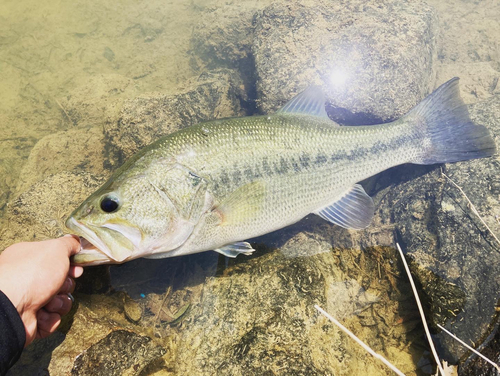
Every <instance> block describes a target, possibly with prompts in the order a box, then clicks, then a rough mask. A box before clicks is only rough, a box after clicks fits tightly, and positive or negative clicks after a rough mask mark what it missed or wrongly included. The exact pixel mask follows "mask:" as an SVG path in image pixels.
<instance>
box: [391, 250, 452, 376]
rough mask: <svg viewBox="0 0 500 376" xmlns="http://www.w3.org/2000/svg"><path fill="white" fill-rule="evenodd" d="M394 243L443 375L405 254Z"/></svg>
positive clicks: (433, 353) (435, 358)
mask: <svg viewBox="0 0 500 376" xmlns="http://www.w3.org/2000/svg"><path fill="white" fill-rule="evenodd" d="M396 245H397V247H398V251H399V254H400V255H401V260H403V265H404V266H405V270H406V274H408V279H409V280H410V285H411V289H412V290H413V295H414V296H415V300H416V301H417V307H418V310H419V312H420V317H422V324H424V330H425V334H426V335H427V340H428V341H429V346H430V347H431V351H432V355H433V356H434V360H435V361H436V364H437V366H438V368H439V372H441V375H443V376H445V375H446V373H445V372H444V369H443V366H442V365H441V362H440V361H439V357H438V355H437V351H436V348H435V347H434V343H433V342H432V338H431V333H430V332H429V327H428V326H427V321H425V315H424V310H423V308H422V304H421V303H420V298H419V297H418V293H417V288H416V287H415V282H413V277H412V276H411V274H410V268H409V267H408V264H407V263H406V260H405V256H404V254H403V251H402V250H401V247H400V246H399V243H396Z"/></svg>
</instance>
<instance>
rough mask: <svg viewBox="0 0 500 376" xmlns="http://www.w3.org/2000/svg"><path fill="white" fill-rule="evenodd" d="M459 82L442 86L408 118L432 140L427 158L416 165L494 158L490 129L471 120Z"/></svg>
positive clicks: (453, 79) (456, 79) (427, 151)
mask: <svg viewBox="0 0 500 376" xmlns="http://www.w3.org/2000/svg"><path fill="white" fill-rule="evenodd" d="M458 80H459V79H458V78H457V77H455V78H452V79H451V80H449V81H448V82H446V83H444V84H443V85H441V86H440V87H439V88H437V89H436V90H435V91H434V92H433V93H432V94H431V95H429V96H428V97H427V98H425V99H424V100H423V101H422V102H420V103H419V104H418V105H417V106H416V107H415V108H414V109H413V110H411V111H410V113H409V114H408V115H406V116H407V118H408V119H411V120H412V121H416V122H417V124H419V126H420V127H422V131H423V133H424V135H423V136H424V138H426V139H430V144H429V145H426V146H425V152H424V154H423V155H421V157H420V158H419V159H418V160H415V161H413V163H418V164H434V163H445V162H458V161H466V160H469V159H476V158H484V157H489V156H492V155H493V154H495V152H496V146H495V142H494V141H493V138H492V137H491V135H490V132H489V131H488V129H487V128H486V127H485V126H483V125H475V124H474V123H472V121H471V120H470V118H469V113H468V111H467V107H466V106H465V104H464V102H463V101H462V99H461V98H460V91H459V88H458ZM424 144H425V143H424Z"/></svg>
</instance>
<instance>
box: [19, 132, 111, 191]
mask: <svg viewBox="0 0 500 376" xmlns="http://www.w3.org/2000/svg"><path fill="white" fill-rule="evenodd" d="M105 155H106V140H105V137H104V134H103V131H102V128H99V127H96V128H87V129H86V128H83V129H72V130H69V131H63V132H57V133H54V134H51V135H49V136H45V137H44V138H42V139H41V140H40V141H38V142H37V143H36V145H35V146H34V147H33V149H32V150H31V153H30V155H29V157H28V160H27V161H26V163H25V164H24V166H23V168H22V170H21V173H20V174H19V181H18V183H17V189H16V195H17V196H18V195H19V194H21V193H23V192H25V191H26V190H27V189H29V188H30V187H32V186H33V185H34V184H35V183H37V182H39V181H41V180H43V179H44V178H46V177H48V176H50V175H53V174H57V173H59V172H61V171H76V170H80V171H81V170H82V169H84V170H85V171H86V172H88V173H91V174H93V175H94V176H104V175H107V174H108V173H109V172H108V171H107V170H106V169H105V168H104V165H105Z"/></svg>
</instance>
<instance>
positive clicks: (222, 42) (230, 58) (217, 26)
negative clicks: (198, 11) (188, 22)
mask: <svg viewBox="0 0 500 376" xmlns="http://www.w3.org/2000/svg"><path fill="white" fill-rule="evenodd" d="M269 3H270V0H267V1H262V0H260V1H239V2H238V3H234V2H228V3H225V4H223V5H220V6H219V5H218V6H213V7H206V8H204V9H203V12H202V16H201V17H200V23H199V24H198V25H196V27H195V29H194V31H193V37H192V40H191V44H192V50H193V52H194V53H195V54H196V55H197V56H199V57H200V58H201V59H203V60H204V61H206V62H208V64H209V66H214V65H215V66H221V65H229V66H232V67H238V66H239V65H240V64H241V62H242V60H246V59H249V58H250V59H251V54H252V48H251V47H252V42H253V31H254V25H253V22H254V18H255V14H256V13H257V11H258V10H259V9H262V8H263V7H265V6H267V5H269Z"/></svg>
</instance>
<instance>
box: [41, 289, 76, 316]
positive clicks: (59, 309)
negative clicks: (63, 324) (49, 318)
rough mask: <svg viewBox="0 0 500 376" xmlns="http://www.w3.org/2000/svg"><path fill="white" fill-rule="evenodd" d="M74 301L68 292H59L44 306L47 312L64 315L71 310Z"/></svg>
mask: <svg viewBox="0 0 500 376" xmlns="http://www.w3.org/2000/svg"><path fill="white" fill-rule="evenodd" d="M72 304H73V301H72V300H71V298H70V297H69V296H68V295H66V294H59V295H56V296H54V297H53V298H52V300H51V301H50V302H48V303H47V304H45V306H44V307H43V308H44V309H45V310H46V311H47V312H50V313H58V314H59V315H61V316H63V315H65V314H67V313H68V312H69V311H70V310H71V306H72Z"/></svg>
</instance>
